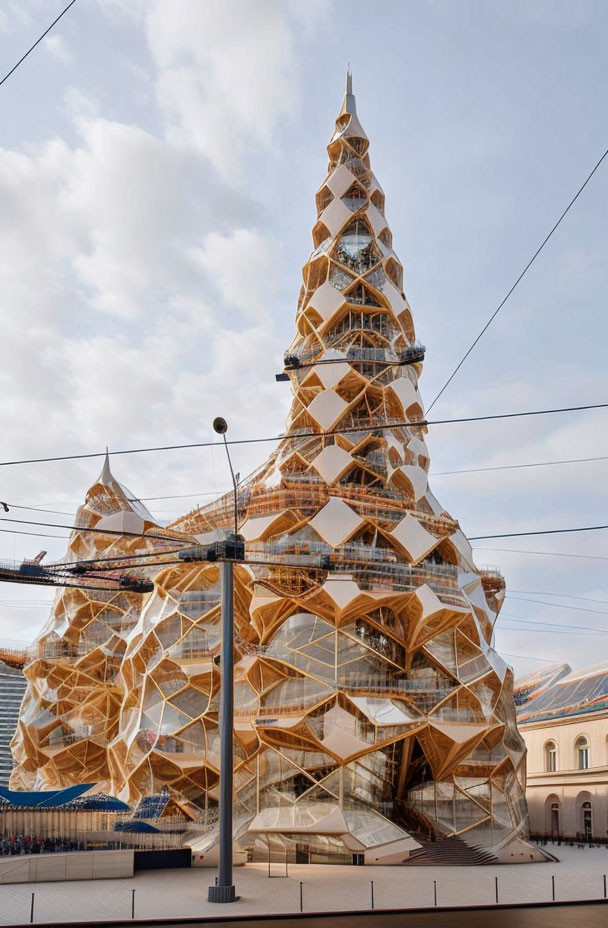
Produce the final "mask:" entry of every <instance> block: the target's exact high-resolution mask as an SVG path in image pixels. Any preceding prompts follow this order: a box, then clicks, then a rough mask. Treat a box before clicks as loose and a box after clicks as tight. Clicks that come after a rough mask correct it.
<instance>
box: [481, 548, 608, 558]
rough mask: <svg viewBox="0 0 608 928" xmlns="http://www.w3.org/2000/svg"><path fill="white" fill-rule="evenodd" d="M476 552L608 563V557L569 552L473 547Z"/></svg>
mask: <svg viewBox="0 0 608 928" xmlns="http://www.w3.org/2000/svg"><path fill="white" fill-rule="evenodd" d="M473 549H474V550H475V551H491V552H492V554H495V553H497V552H503V553H505V554H535V555H539V556H542V557H573V558H580V559H581V560H585V561H608V557H606V556H603V555H601V554H571V553H569V552H567V551H526V550H525V549H523V548H480V547H479V545H473Z"/></svg>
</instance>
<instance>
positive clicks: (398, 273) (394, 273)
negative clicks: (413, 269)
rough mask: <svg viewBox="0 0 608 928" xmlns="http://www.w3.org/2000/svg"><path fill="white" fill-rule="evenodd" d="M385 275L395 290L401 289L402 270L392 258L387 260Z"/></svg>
mask: <svg viewBox="0 0 608 928" xmlns="http://www.w3.org/2000/svg"><path fill="white" fill-rule="evenodd" d="M385 269H386V273H387V276H388V277H389V279H390V280H391V281H392V283H393V284H394V285H395V287H396V288H397V290H401V288H402V287H403V268H402V267H401V265H400V264H398V263H397V261H395V260H394V259H393V258H389V259H388V261H387V262H386V265H385Z"/></svg>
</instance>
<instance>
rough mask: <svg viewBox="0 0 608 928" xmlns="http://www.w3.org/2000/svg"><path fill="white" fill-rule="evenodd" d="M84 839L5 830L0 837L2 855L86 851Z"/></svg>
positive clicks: (0, 852) (0, 853)
mask: <svg viewBox="0 0 608 928" xmlns="http://www.w3.org/2000/svg"><path fill="white" fill-rule="evenodd" d="M84 849H85V846H84V842H83V841H75V840H73V839H72V838H62V837H57V836H55V837H52V838H49V837H46V838H41V837H39V836H38V835H15V834H10V833H9V832H8V831H5V832H4V834H3V835H2V837H1V838H0V855H2V856H3V857H6V856H9V855H14V854H54V853H55V852H60V851H84Z"/></svg>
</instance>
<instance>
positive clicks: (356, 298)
mask: <svg viewBox="0 0 608 928" xmlns="http://www.w3.org/2000/svg"><path fill="white" fill-rule="evenodd" d="M344 296H345V298H346V299H347V300H348V302H349V303H355V304H356V305H357V306H381V305H382V304H381V303H380V302H379V301H378V300H377V299H376V297H375V296H374V294H373V293H372V291H371V290H370V289H369V288H368V287H366V286H365V285H364V284H362V283H361V282H359V283H357V284H355V286H354V287H351V288H350V290H347V291H346V292H345V294H344Z"/></svg>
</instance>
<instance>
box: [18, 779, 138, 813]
mask: <svg viewBox="0 0 608 928" xmlns="http://www.w3.org/2000/svg"><path fill="white" fill-rule="evenodd" d="M94 786H95V784H94V783H83V784H79V785H78V786H67V787H66V788H65V789H54V790H36V791H27V790H23V791H21V790H13V789H7V788H6V787H5V786H0V800H3V803H5V804H8V805H11V806H14V807H20V808H22V809H23V808H26V809H56V808H58V807H59V806H65V805H68V804H70V803H73V802H74V801H75V800H77V799H79V797H80V796H82V795H83V794H84V793H86V792H88V791H89V790H90V789H92V788H93V787H94ZM77 808H80V809H83V810H87V809H88V810H91V809H95V810H101V811H112V812H126V811H128V810H129V806H128V805H127V804H126V803H124V802H121V801H120V799H114V797H113V796H90V797H87V798H86V799H82V800H81V801H80V802H78V803H77Z"/></svg>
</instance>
